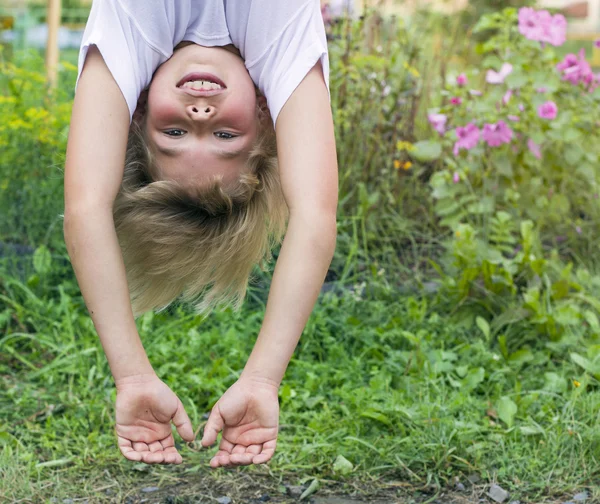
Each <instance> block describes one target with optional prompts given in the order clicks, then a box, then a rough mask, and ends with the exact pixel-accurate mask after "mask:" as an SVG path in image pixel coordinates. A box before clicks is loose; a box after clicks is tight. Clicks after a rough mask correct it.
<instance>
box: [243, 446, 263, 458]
mask: <svg viewBox="0 0 600 504" xmlns="http://www.w3.org/2000/svg"><path fill="white" fill-rule="evenodd" d="M262 449H263V445H262V444H253V445H250V446H248V448H246V453H252V454H253V455H258V454H259V453H260V452H261V451H262Z"/></svg>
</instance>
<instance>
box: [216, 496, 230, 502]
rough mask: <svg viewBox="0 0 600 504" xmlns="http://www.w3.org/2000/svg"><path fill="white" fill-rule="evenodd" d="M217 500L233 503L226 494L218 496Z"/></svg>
mask: <svg viewBox="0 0 600 504" xmlns="http://www.w3.org/2000/svg"><path fill="white" fill-rule="evenodd" d="M217 502H218V503H219V504H231V499H230V498H229V497H226V496H223V497H218V498H217Z"/></svg>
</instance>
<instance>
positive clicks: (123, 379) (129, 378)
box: [113, 368, 160, 390]
mask: <svg viewBox="0 0 600 504" xmlns="http://www.w3.org/2000/svg"><path fill="white" fill-rule="evenodd" d="M113 378H114V380H115V386H116V388H117V390H119V388H123V387H127V386H130V385H141V384H144V383H150V382H153V381H155V380H159V379H160V378H158V375H157V374H156V373H155V372H154V370H153V369H152V368H150V371H149V372H143V373H138V374H131V375H126V376H119V377H116V376H115V377H113Z"/></svg>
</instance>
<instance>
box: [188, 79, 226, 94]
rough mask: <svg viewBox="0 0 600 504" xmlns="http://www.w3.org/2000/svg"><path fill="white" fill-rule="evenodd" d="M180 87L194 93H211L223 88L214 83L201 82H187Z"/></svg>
mask: <svg viewBox="0 0 600 504" xmlns="http://www.w3.org/2000/svg"><path fill="white" fill-rule="evenodd" d="M181 87H182V88H186V89H193V90H195V91H212V90H214V89H223V87H222V86H220V85H219V84H217V83H216V82H210V81H203V80H199V81H198V80H196V81H188V82H185V83H184V84H183V85H182V86H181Z"/></svg>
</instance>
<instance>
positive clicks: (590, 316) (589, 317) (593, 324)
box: [583, 310, 600, 334]
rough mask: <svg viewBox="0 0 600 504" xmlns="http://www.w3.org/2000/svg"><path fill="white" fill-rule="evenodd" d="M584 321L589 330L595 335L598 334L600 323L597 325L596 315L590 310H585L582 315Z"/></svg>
mask: <svg viewBox="0 0 600 504" xmlns="http://www.w3.org/2000/svg"><path fill="white" fill-rule="evenodd" d="M583 316H584V318H585V321H586V322H587V323H588V325H589V326H590V329H591V330H592V331H593V332H594V333H595V334H598V333H600V323H598V317H597V316H596V314H595V313H594V312H592V311H590V310H586V311H585V313H584V314H583Z"/></svg>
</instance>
